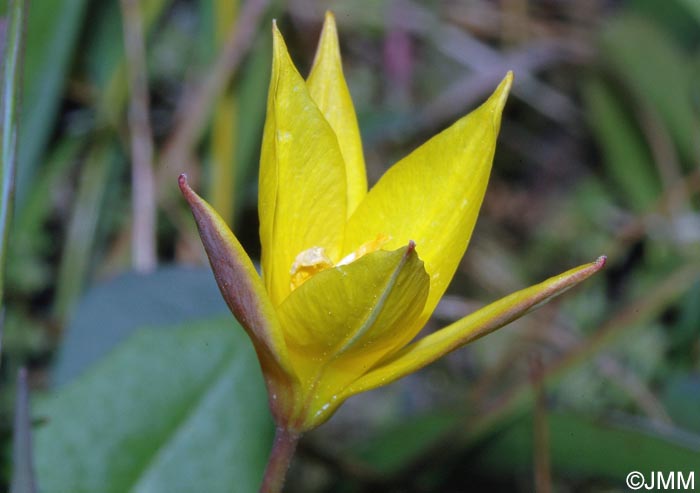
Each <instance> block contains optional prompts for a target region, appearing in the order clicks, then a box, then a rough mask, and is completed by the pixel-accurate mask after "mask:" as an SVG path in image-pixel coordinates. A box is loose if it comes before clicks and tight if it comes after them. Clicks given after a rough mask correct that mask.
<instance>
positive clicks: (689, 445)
mask: <svg viewBox="0 0 700 493" xmlns="http://www.w3.org/2000/svg"><path fill="white" fill-rule="evenodd" d="M548 423H549V435H550V457H551V461H552V469H553V473H554V474H555V475H562V476H568V475H570V474H578V475H581V476H595V477H600V476H607V477H609V478H611V479H615V480H619V481H620V484H623V483H622V482H623V481H624V479H625V477H626V475H627V474H628V473H629V472H630V471H645V472H648V471H669V470H673V471H684V472H687V471H694V470H695V469H696V468H697V465H698V457H699V455H698V454H700V437H698V436H696V435H690V434H685V433H683V432H677V433H671V432H669V433H660V432H655V431H652V430H651V429H648V428H641V427H639V426H636V425H634V424H633V423H628V424H624V423H606V422H602V421H592V420H590V419H588V418H582V417H579V416H574V415H570V414H560V413H556V414H552V415H550V416H548ZM532 450H533V444H532V416H531V415H527V416H525V417H523V418H522V419H520V420H518V421H517V422H516V423H514V424H513V426H511V427H510V428H508V429H505V430H503V431H502V432H500V433H499V434H497V435H493V436H491V437H490V438H488V439H487V440H485V442H484V443H482V446H481V448H480V449H479V454H478V455H477V456H476V457H475V460H476V462H477V464H476V467H479V468H485V469H489V470H496V471H502V470H504V469H508V470H513V469H516V470H518V471H519V472H522V473H528V472H530V471H531V470H532V460H533V459H532Z"/></svg>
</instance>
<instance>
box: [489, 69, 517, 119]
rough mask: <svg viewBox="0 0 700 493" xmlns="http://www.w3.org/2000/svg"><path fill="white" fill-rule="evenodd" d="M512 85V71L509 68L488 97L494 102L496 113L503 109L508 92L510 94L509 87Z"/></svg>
mask: <svg viewBox="0 0 700 493" xmlns="http://www.w3.org/2000/svg"><path fill="white" fill-rule="evenodd" d="M512 86H513V71H512V70H509V71H508V73H507V74H506V76H505V77H504V78H503V80H502V81H501V82H500V84H498V87H497V88H496V90H495V91H494V93H493V95H492V96H491V98H489V99H490V100H491V101H493V103H495V106H496V108H497V110H498V113H500V112H501V111H502V110H503V107H504V106H505V104H506V100H507V99H508V94H510V89H511V87H512Z"/></svg>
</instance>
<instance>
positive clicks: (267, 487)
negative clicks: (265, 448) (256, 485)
mask: <svg viewBox="0 0 700 493" xmlns="http://www.w3.org/2000/svg"><path fill="white" fill-rule="evenodd" d="M299 438H301V435H300V434H298V433H294V432H292V431H289V430H287V429H286V428H282V427H277V429H276V430H275V442H274V443H273V445H272V451H271V452H270V458H269V459H268V461H267V467H266V468H265V475H264V476H263V482H262V486H260V493H280V492H281V491H282V487H283V486H284V480H285V478H286V477H287V471H288V470H289V465H290V464H291V462H292V457H293V456H294V451H295V450H296V448H297V443H298V442H299Z"/></svg>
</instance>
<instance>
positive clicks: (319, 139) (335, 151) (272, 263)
mask: <svg viewBox="0 0 700 493" xmlns="http://www.w3.org/2000/svg"><path fill="white" fill-rule="evenodd" d="M273 40H274V42H273V63H272V77H271V81H270V91H269V95H268V103H267V120H266V121H265V130H264V134H263V143H262V150H261V157H260V190H259V199H258V200H259V204H258V205H259V207H258V209H259V211H258V212H259V215H260V241H261V244H262V267H263V269H262V270H263V279H264V281H265V285H266V287H267V290H268V293H269V294H270V298H271V299H272V303H273V305H275V306H277V305H279V304H280V303H281V302H282V300H283V299H284V298H285V297H286V296H287V295H288V294H289V292H290V268H291V267H292V264H293V263H294V260H295V258H296V256H297V255H298V254H299V253H301V252H302V251H304V250H307V249H309V248H312V247H320V248H323V249H324V251H325V254H326V255H327V256H328V257H329V258H330V259H332V260H333V261H337V260H338V258H339V254H340V248H341V246H342V242H343V231H344V228H345V221H346V219H347V217H346V202H347V200H346V194H347V193H346V183H345V163H344V162H343V157H342V154H341V152H340V148H339V147H338V141H337V139H336V136H335V134H334V133H333V130H332V129H331V127H330V125H329V124H328V122H326V119H325V118H324V117H323V115H322V114H321V112H320V110H319V109H318V107H317V106H316V103H314V101H313V100H312V99H311V96H310V95H309V91H308V89H307V87H306V83H305V82H304V80H303V79H302V78H301V76H300V75H299V73H298V72H297V70H296V68H295V67H294V65H293V63H292V61H291V59H290V58H289V54H288V53H287V48H286V46H285V44H284V40H283V39H282V35H281V34H280V32H279V31H278V30H277V26H276V25H275V26H273Z"/></svg>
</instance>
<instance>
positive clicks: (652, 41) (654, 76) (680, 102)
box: [600, 2, 697, 162]
mask: <svg viewBox="0 0 700 493" xmlns="http://www.w3.org/2000/svg"><path fill="white" fill-rule="evenodd" d="M669 3H671V2H669ZM600 53H601V58H602V61H603V63H604V64H605V66H606V67H608V69H609V70H610V72H611V73H613V74H614V75H615V77H616V78H617V79H618V80H620V81H621V82H622V83H623V84H624V86H625V90H626V91H629V92H630V93H631V94H632V96H633V97H634V98H636V99H637V100H639V101H649V102H650V103H651V104H652V105H653V107H654V109H655V111H656V112H658V113H659V114H660V115H661V117H662V119H663V121H664V123H665V125H666V127H667V128H668V130H669V133H670V134H671V135H672V136H673V138H674V140H675V142H676V144H677V146H678V149H679V151H680V155H681V156H682V157H683V158H685V159H686V161H688V162H694V161H695V159H696V158H697V150H696V147H695V145H696V139H697V137H696V136H695V135H694V133H693V132H692V131H691V129H693V128H697V127H696V125H697V117H696V116H695V115H694V114H693V108H692V105H691V95H692V89H693V88H694V87H695V85H696V81H695V79H694V78H693V76H692V71H691V70H690V67H691V58H690V56H688V55H687V54H686V53H684V51H683V50H682V48H681V47H680V46H679V45H678V43H676V42H675V40H674V39H673V38H671V36H670V35H668V34H667V33H665V32H664V31H662V30H661V29H660V28H659V27H658V26H657V24H656V23H652V22H651V21H649V20H647V19H645V18H643V17H641V16H637V15H631V14H628V15H623V16H620V17H618V18H616V19H615V20H614V21H613V22H611V23H609V24H608V26H607V28H606V29H605V30H604V31H603V35H602V37H601V49H600ZM651 60H653V63H650V61H651Z"/></svg>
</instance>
